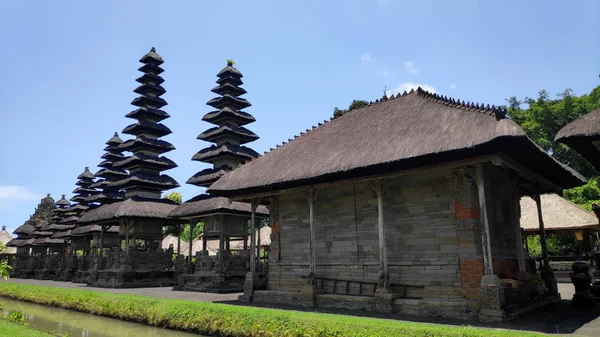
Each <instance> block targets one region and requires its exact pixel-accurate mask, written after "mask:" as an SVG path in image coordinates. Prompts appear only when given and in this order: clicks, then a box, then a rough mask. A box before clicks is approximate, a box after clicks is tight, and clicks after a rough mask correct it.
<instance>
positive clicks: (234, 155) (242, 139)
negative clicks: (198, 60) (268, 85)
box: [187, 61, 258, 187]
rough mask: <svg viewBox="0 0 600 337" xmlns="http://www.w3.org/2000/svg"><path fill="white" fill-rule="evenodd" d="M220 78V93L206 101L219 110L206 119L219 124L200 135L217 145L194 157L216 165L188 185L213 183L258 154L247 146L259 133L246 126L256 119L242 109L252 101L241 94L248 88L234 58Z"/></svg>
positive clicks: (200, 137)
mask: <svg viewBox="0 0 600 337" xmlns="http://www.w3.org/2000/svg"><path fill="white" fill-rule="evenodd" d="M217 77H218V78H219V79H218V80H217V84H218V85H217V86H216V87H215V88H213V89H212V90H211V91H212V92H214V93H216V94H217V95H219V96H218V97H215V98H213V99H211V100H209V101H208V102H207V103H206V104H207V105H210V106H212V107H213V108H215V109H217V110H216V111H211V112H209V113H207V114H206V115H204V117H203V118H202V120H203V121H206V122H209V123H211V124H215V125H216V126H215V127H213V128H210V129H208V130H206V131H204V132H202V133H201V134H200V135H199V136H198V139H200V140H204V141H207V142H211V143H214V145H212V146H210V147H207V148H205V149H202V150H200V151H199V152H198V153H196V154H195V155H194V156H193V157H192V160H197V161H201V162H204V163H209V164H212V165H213V168H209V169H205V170H202V171H200V172H198V173H196V174H195V175H194V176H192V177H191V178H190V179H188V181H187V183H188V184H193V185H196V186H200V187H208V186H210V185H211V184H212V183H213V182H215V181H217V180H218V179H219V178H220V177H221V176H222V175H224V174H225V173H226V172H228V171H230V170H232V169H234V168H235V167H237V166H239V165H240V164H243V163H245V162H247V161H249V160H252V159H253V158H256V157H258V153H256V152H255V151H254V150H252V149H251V148H248V147H246V146H243V144H246V143H249V142H252V141H254V140H257V139H258V136H257V135H256V134H254V132H252V131H250V130H248V129H246V128H244V127H243V125H246V124H250V123H252V122H254V121H255V119H254V117H252V115H250V114H248V113H246V112H244V111H242V109H245V108H247V107H249V106H251V104H250V102H248V100H246V99H245V98H241V97H240V96H241V95H243V94H245V93H246V90H245V89H243V88H241V87H240V85H242V84H243V82H242V77H243V75H242V73H240V71H239V70H237V69H236V68H235V67H234V66H233V62H232V61H227V66H226V67H225V68H223V69H222V70H221V71H220V72H219V73H218V74H217Z"/></svg>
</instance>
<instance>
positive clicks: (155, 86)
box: [110, 48, 179, 199]
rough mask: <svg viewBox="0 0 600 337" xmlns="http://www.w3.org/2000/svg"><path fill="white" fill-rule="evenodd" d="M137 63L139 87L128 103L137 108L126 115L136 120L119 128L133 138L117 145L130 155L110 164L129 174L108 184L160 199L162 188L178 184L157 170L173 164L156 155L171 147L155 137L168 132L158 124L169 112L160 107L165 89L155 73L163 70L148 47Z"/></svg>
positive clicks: (161, 80)
mask: <svg viewBox="0 0 600 337" xmlns="http://www.w3.org/2000/svg"><path fill="white" fill-rule="evenodd" d="M140 62H141V63H143V64H144V65H143V66H142V67H140V68H139V70H140V71H141V72H143V73H144V75H142V76H141V77H139V78H138V79H136V81H137V82H139V83H140V86H138V87H137V88H136V89H135V90H134V92H135V93H138V94H139V95H140V96H139V97H137V98H135V99H134V100H133V101H132V102H131V104H132V105H134V106H137V107H138V109H136V110H134V111H132V112H130V113H129V114H127V115H126V117H128V118H132V119H136V120H137V123H134V124H131V125H129V126H127V127H125V129H123V133H126V134H129V135H133V136H135V139H132V140H128V141H125V142H123V143H121V144H119V145H118V146H117V150H118V151H129V152H132V155H131V156H128V157H124V158H120V159H119V160H116V161H114V162H113V165H112V168H113V169H119V170H128V171H129V175H128V176H120V179H118V180H116V181H114V182H112V183H111V184H110V186H111V187H112V188H117V189H122V190H125V191H126V193H125V194H126V197H133V196H138V197H144V198H152V199H160V193H161V192H162V191H165V190H168V189H172V188H175V187H179V184H178V183H177V182H176V181H175V179H173V178H171V177H170V176H168V175H166V174H160V173H161V171H165V170H169V169H171V168H174V167H177V165H176V164H175V163H174V162H173V161H172V160H170V159H168V158H166V157H161V156H159V155H160V154H162V153H165V152H168V151H171V150H173V149H174V148H175V147H174V146H173V145H171V144H170V143H168V142H166V141H164V140H159V139H158V138H160V137H162V136H166V135H168V134H170V133H171V130H170V129H169V128H168V127H166V126H165V125H164V124H161V123H159V122H160V121H162V120H164V119H166V118H168V117H169V114H167V113H166V112H164V111H163V110H161V108H162V107H163V106H165V105H167V102H166V101H165V100H164V99H163V98H161V97H160V96H161V95H162V94H164V93H165V92H166V90H165V89H164V88H163V87H162V86H161V84H162V83H163V82H164V80H163V78H162V77H160V76H159V75H160V74H161V73H162V72H163V71H164V70H163V69H162V68H161V67H160V65H161V64H162V63H163V59H162V57H160V55H158V54H157V53H156V50H155V49H154V48H152V50H150V52H149V53H148V54H146V55H144V56H143V57H142V58H141V59H140ZM115 159H116V158H115Z"/></svg>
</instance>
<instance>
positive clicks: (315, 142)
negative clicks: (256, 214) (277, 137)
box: [208, 88, 583, 196]
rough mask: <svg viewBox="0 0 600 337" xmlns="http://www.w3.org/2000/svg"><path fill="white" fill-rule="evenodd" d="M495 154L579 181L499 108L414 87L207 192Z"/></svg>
mask: <svg viewBox="0 0 600 337" xmlns="http://www.w3.org/2000/svg"><path fill="white" fill-rule="evenodd" d="M496 154H503V155H506V156H508V157H511V158H512V159H513V160H515V161H517V162H519V163H520V164H522V165H523V166H525V167H527V168H529V169H531V170H533V171H535V172H539V173H540V174H541V175H542V176H543V177H544V178H546V179H547V180H548V181H550V182H552V183H553V184H555V185H556V186H560V187H562V188H570V187H574V186H579V185H581V183H582V179H583V177H581V176H580V175H579V174H578V173H576V172H575V171H573V170H572V169H570V168H568V167H566V166H565V165H561V164H560V163H559V162H557V161H556V160H555V159H554V158H552V157H551V156H550V155H548V153H546V152H545V151H544V150H543V149H541V148H540V147H538V146H537V145H535V143H533V142H532V141H531V139H529V138H528V137H527V135H526V134H525V132H523V130H521V128H519V126H518V125H516V124H515V123H514V122H512V121H511V120H510V119H507V118H506V117H505V112H504V110H502V109H499V108H496V107H489V106H483V105H479V104H477V105H475V104H473V103H467V104H465V103H464V102H462V103H461V102H460V101H456V100H454V99H449V98H446V97H443V96H440V95H437V94H431V93H428V92H426V91H424V90H422V89H420V88H419V89H418V90H415V91H413V92H411V93H404V94H403V95H400V94H399V95H397V96H395V97H392V98H390V99H388V98H385V99H383V100H382V101H381V102H378V103H374V104H369V105H368V106H366V107H363V108H360V109H355V110H352V111H350V112H348V113H346V114H344V115H343V116H341V117H338V118H336V119H333V120H332V121H330V122H327V123H325V124H322V125H320V126H318V127H315V128H313V129H312V130H307V132H306V133H303V134H301V135H300V136H298V137H296V138H295V139H294V140H291V141H290V142H288V143H284V144H283V145H282V146H279V147H277V148H276V149H274V150H272V151H270V152H268V153H266V154H265V155H264V156H262V157H260V158H258V159H255V160H253V161H251V162H250V163H247V164H246V165H243V166H241V167H239V168H237V169H235V170H234V171H232V172H229V173H227V174H226V175H225V176H223V177H222V178H221V179H219V180H218V181H217V182H215V183H214V184H213V185H212V186H211V187H210V188H209V190H208V192H209V193H214V194H216V195H221V196H234V195H248V194H254V193H264V192H269V191H276V190H281V189H287V188H293V187H299V186H304V185H312V184H318V183H325V182H332V181H339V180H344V179H351V178H356V177H367V176H373V175H380V174H386V173H389V172H398V171H402V170H407V169H414V168H418V167H425V166H431V165H439V164H442V163H447V162H451V161H456V160H464V159H468V158H474V157H480V156H485V155H496ZM549 192H550V190H549Z"/></svg>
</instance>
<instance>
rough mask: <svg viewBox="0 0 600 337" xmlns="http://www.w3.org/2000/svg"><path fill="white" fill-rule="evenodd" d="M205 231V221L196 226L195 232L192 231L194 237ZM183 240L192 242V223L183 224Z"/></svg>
mask: <svg viewBox="0 0 600 337" xmlns="http://www.w3.org/2000/svg"><path fill="white" fill-rule="evenodd" d="M203 231H204V222H202V221H200V222H198V223H197V224H196V226H195V227H194V232H193V233H192V239H195V238H197V237H198V236H200V234H202V232H203ZM181 240H183V241H187V242H190V225H189V224H186V225H184V226H183V229H182V231H181Z"/></svg>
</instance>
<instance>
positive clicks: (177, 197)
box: [163, 192, 183, 204]
mask: <svg viewBox="0 0 600 337" xmlns="http://www.w3.org/2000/svg"><path fill="white" fill-rule="evenodd" d="M163 199H169V200H171V201H175V202H176V203H178V204H181V202H182V201H183V197H182V196H181V193H179V192H171V193H169V194H167V195H165V196H164V197H163Z"/></svg>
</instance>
